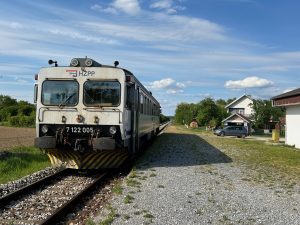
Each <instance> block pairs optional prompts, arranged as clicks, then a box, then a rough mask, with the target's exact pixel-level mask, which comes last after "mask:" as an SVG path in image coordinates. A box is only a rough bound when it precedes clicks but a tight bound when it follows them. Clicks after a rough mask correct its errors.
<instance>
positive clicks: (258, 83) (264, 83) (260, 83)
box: [224, 76, 274, 89]
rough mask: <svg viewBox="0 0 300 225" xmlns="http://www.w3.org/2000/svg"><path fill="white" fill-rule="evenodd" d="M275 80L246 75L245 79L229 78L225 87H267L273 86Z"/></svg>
mask: <svg viewBox="0 0 300 225" xmlns="http://www.w3.org/2000/svg"><path fill="white" fill-rule="evenodd" d="M273 84H274V82H273V81H270V80H267V79H264V78H259V77H256V76H253V77H246V78H245V79H243V80H229V81H226V83H225V85H224V86H225V87H226V88H229V89H243V88H265V87H271V86H273Z"/></svg>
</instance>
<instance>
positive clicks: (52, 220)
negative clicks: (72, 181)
mask: <svg viewBox="0 0 300 225" xmlns="http://www.w3.org/2000/svg"><path fill="white" fill-rule="evenodd" d="M108 174H109V172H104V173H102V174H100V175H99V176H98V177H97V178H96V179H95V180H94V181H93V183H91V184H89V185H88V186H87V187H86V188H85V189H83V190H82V191H80V192H79V193H78V194H76V195H75V196H74V197H73V198H72V199H70V200H69V201H68V202H66V203H65V204H63V205H62V206H61V207H60V208H58V209H57V210H56V211H55V212H54V213H53V214H51V216H49V217H48V218H47V219H45V220H44V221H42V222H41V223H40V225H53V224H57V223H59V222H61V220H62V219H63V218H65V215H66V213H67V212H69V211H70V210H71V209H72V208H74V206H75V205H76V204H77V203H79V202H80V200H82V197H83V196H85V195H86V194H88V193H90V192H91V191H92V189H94V188H95V186H96V185H97V184H99V183H100V182H101V181H102V180H103V178H104V177H106V176H107V175H108Z"/></svg>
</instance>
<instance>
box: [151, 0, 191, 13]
mask: <svg viewBox="0 0 300 225" xmlns="http://www.w3.org/2000/svg"><path fill="white" fill-rule="evenodd" d="M149 7H150V8H151V9H158V10H164V11H165V12H166V13H168V14H175V13H177V11H178V10H185V7H183V6H179V5H175V3H174V1H173V0H159V1H156V2H154V3H152V4H151V5H150V6H149Z"/></svg>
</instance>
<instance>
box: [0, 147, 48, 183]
mask: <svg viewBox="0 0 300 225" xmlns="http://www.w3.org/2000/svg"><path fill="white" fill-rule="evenodd" d="M8 152H9V154H8V155H7V156H4V157H2V158H0V184H4V183H7V182H9V181H13V180H16V179H19V178H22V177H24V176H26V175H28V174H32V173H34V172H36V171H38V170H41V169H44V168H45V167H47V166H50V161H49V159H48V157H47V155H45V154H43V153H42V152H41V151H40V150H39V149H37V148H34V147H18V148H13V149H12V150H9V151H8Z"/></svg>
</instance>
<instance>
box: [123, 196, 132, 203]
mask: <svg viewBox="0 0 300 225" xmlns="http://www.w3.org/2000/svg"><path fill="white" fill-rule="evenodd" d="M133 200H134V197H132V196H131V195H126V196H125V198H124V203H125V204H130V203H132V201H133Z"/></svg>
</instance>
